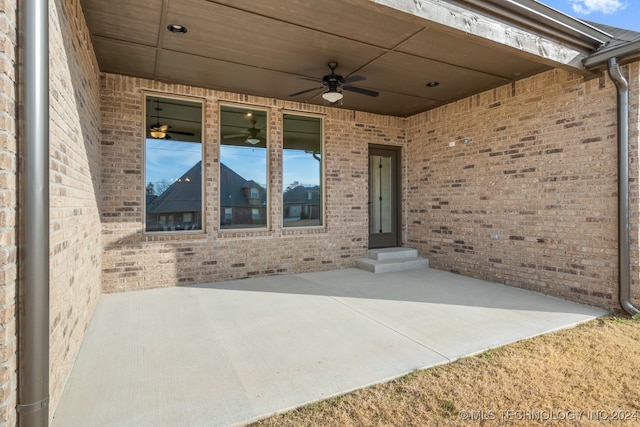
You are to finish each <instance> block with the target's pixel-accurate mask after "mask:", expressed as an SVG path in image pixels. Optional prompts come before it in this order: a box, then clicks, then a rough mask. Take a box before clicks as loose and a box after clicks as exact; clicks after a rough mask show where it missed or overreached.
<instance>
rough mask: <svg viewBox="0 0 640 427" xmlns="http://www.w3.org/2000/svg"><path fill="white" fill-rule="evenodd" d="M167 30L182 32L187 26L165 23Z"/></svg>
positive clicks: (184, 31) (176, 32)
mask: <svg viewBox="0 0 640 427" xmlns="http://www.w3.org/2000/svg"><path fill="white" fill-rule="evenodd" d="M167 30H169V31H171V32H172V33H174V34H184V33H186V32H187V27H185V26H184V25H180V24H169V25H167Z"/></svg>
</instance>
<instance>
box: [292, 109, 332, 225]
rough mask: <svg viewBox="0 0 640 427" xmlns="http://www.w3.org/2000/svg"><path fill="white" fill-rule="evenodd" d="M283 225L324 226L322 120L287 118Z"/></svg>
mask: <svg viewBox="0 0 640 427" xmlns="http://www.w3.org/2000/svg"><path fill="white" fill-rule="evenodd" d="M283 131H284V138H283V152H282V169H283V170H282V176H283V185H284V188H283V189H282V191H283V219H284V223H283V225H284V226H285V227H301V226H318V225H322V217H323V212H322V211H323V209H322V119H320V118H317V117H305V116H297V115H293V114H285V115H284V123H283Z"/></svg>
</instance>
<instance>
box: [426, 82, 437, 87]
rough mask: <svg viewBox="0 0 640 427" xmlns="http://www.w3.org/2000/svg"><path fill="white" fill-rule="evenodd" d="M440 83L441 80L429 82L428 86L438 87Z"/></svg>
mask: <svg viewBox="0 0 640 427" xmlns="http://www.w3.org/2000/svg"><path fill="white" fill-rule="evenodd" d="M439 84H440V82H429V83H427V87H436V86H438V85H439Z"/></svg>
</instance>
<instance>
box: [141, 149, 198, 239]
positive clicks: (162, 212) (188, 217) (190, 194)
mask: <svg viewBox="0 0 640 427" xmlns="http://www.w3.org/2000/svg"><path fill="white" fill-rule="evenodd" d="M150 191H153V190H152V189H149V188H147V193H149V192H150ZM146 206H147V231H175V230H201V229H202V161H200V162H198V163H196V164H195V165H193V167H192V168H191V169H189V170H188V171H187V172H185V173H184V174H183V175H182V176H181V177H180V178H178V179H177V180H176V181H175V182H174V183H173V184H171V185H170V186H169V187H167V189H166V190H165V191H164V192H162V194H160V195H155V194H147V205H146Z"/></svg>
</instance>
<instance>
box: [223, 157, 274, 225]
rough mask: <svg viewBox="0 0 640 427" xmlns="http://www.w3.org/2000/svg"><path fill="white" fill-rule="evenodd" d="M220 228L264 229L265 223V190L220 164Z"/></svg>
mask: <svg viewBox="0 0 640 427" xmlns="http://www.w3.org/2000/svg"><path fill="white" fill-rule="evenodd" d="M220 208H221V212H220V225H221V228H246V227H264V226H265V225H266V223H267V190H266V189H265V188H264V187H263V186H262V185H260V184H258V183H257V182H255V181H253V180H247V179H245V178H243V177H241V176H240V175H238V174H237V173H236V172H235V171H234V170H232V169H231V168H229V167H228V166H227V165H225V164H224V163H220Z"/></svg>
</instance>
